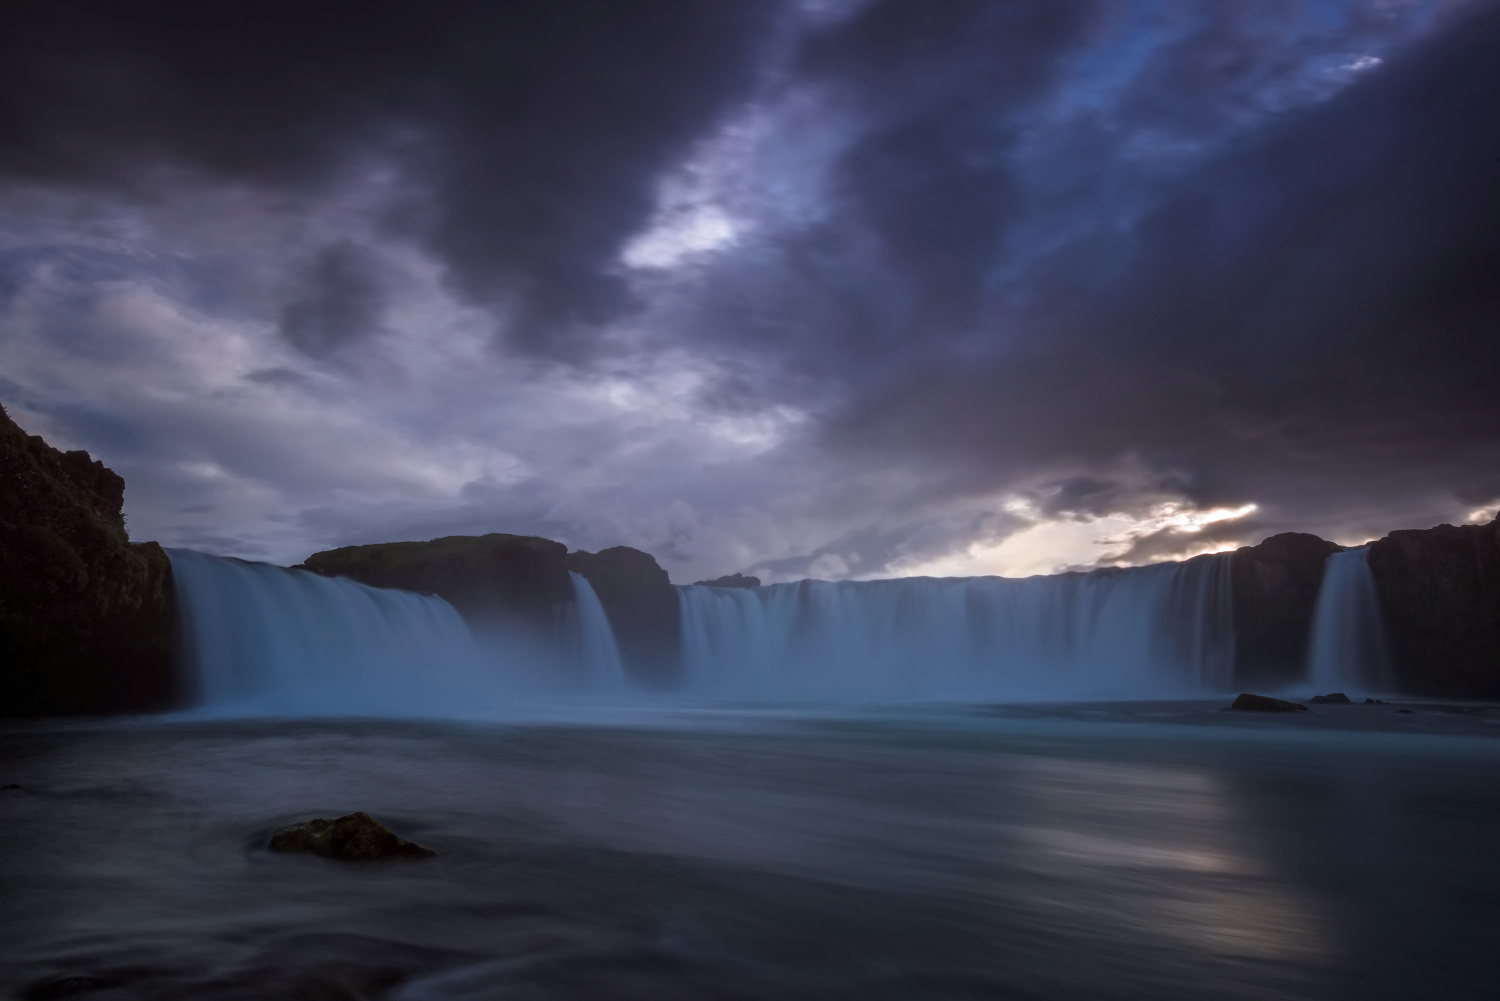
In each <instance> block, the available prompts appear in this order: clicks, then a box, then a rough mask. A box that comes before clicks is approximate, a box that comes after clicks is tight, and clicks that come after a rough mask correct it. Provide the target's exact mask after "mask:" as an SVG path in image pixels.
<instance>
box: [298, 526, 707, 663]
mask: <svg viewBox="0 0 1500 1001" xmlns="http://www.w3.org/2000/svg"><path fill="white" fill-rule="evenodd" d="M301 568H302V569H305V570H311V571H313V572H314V573H319V574H322V575H324V576H325V577H348V578H350V579H351V580H357V581H359V582H360V583H361V584H369V585H370V586H372V587H394V588H401V589H403V590H407V591H420V592H422V593H425V594H435V595H437V596H439V597H440V598H443V599H445V600H446V601H448V603H449V604H451V605H453V607H454V608H456V609H457V610H458V612H459V614H460V615H462V616H463V617H464V619H465V620H466V621H467V622H468V623H469V624H470V625H471V626H474V627H475V628H476V629H479V630H481V631H483V630H485V629H489V628H493V627H496V626H500V627H504V626H506V625H509V624H514V623H517V622H520V623H529V624H530V625H532V626H533V627H537V628H541V629H547V628H550V627H551V625H552V623H553V622H554V621H555V619H554V616H553V611H554V608H555V606H557V605H559V604H563V603H569V602H572V601H573V585H572V583H571V581H570V580H569V578H568V571H570V570H571V571H575V572H577V573H579V574H581V575H582V576H584V577H585V578H587V579H588V582H589V584H590V585H592V586H593V588H594V592H595V593H596V594H598V596H599V602H600V604H602V605H603V606H604V612H605V614H606V615H607V616H608V617H609V621H610V625H611V626H612V627H613V629H614V633H615V639H616V640H617V641H618V642H619V645H620V654H621V656H622V658H623V659H624V661H625V667H626V669H627V670H628V671H629V672H630V673H631V676H632V677H634V678H635V679H636V680H637V681H639V682H641V683H643V684H646V685H652V686H665V685H669V684H671V683H672V682H673V681H675V679H676V678H677V674H678V670H679V664H678V662H679V660H680V654H679V651H678V647H679V639H678V634H679V633H680V631H681V613H680V611H679V609H678V606H677V592H676V591H675V590H673V588H672V585H671V583H670V581H669V580H668V579H667V572H666V571H665V570H663V569H662V568H661V567H660V566H659V565H658V564H657V562H656V559H655V558H654V557H652V556H651V555H650V554H648V553H643V552H641V551H640V550H639V549H630V548H628V547H626V546H616V547H614V548H613V549H605V550H602V551H600V552H598V553H587V552H583V551H579V552H575V553H569V552H568V549H567V547H566V546H564V545H563V544H562V543H560V542H553V541H552V540H550V539H542V538H538V537H536V536H531V535H501V534H494V535H481V536H469V535H450V536H448V537H446V538H442V539H433V540H432V541H431V542H388V543H382V544H378V545H370V546H346V547H344V548H342V549H332V550H328V551H327V552H321V553H314V554H313V555H312V556H309V557H308V558H307V561H306V562H305V563H303V564H301Z"/></svg>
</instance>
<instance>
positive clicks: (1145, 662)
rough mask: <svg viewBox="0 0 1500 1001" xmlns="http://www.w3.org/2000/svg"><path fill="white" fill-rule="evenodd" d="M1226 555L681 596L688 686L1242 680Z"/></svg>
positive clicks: (945, 688)
mask: <svg viewBox="0 0 1500 1001" xmlns="http://www.w3.org/2000/svg"><path fill="white" fill-rule="evenodd" d="M1229 567H1230V562H1229V556H1228V554H1223V555H1215V556H1200V557H1197V558H1195V559H1191V560H1188V561H1186V562H1183V563H1161V564H1156V565H1153V566H1145V567H1135V568H1131V569H1107V570H1096V571H1093V572H1091V573H1087V574H1081V573H1071V574H1058V575H1054V576H1047V577H1029V578H1025V579H1022V580H1012V579H1007V578H1002V577H970V578H925V577H924V578H905V579H896V580H877V581H841V582H828V581H815V580H805V581H800V582H798V583H795V584H774V585H770V586H767V587H759V588H712V587H702V586H696V585H695V586H692V587H682V588H679V589H678V594H679V600H680V602H681V607H682V622H683V627H682V628H683V654H684V666H685V670H686V677H687V685H688V688H689V690H690V691H693V692H695V693H700V694H704V695H709V696H714V697H723V698H788V697H790V698H818V699H831V700H880V699H909V698H954V699H1003V698H1021V699H1025V698H1077V697H1090V698H1112V697H1146V696H1163V697H1166V696H1183V695H1190V694H1198V693H1210V692H1221V691H1225V690H1228V689H1229V688H1230V687H1231V684H1232V678H1231V673H1232V669H1233V638H1234V631H1233V621H1232V612H1231V608H1232V602H1231V595H1230V581H1229Z"/></svg>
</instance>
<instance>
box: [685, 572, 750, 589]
mask: <svg viewBox="0 0 1500 1001" xmlns="http://www.w3.org/2000/svg"><path fill="white" fill-rule="evenodd" d="M693 585H694V586H695V587H760V578H759V577H746V576H745V575H744V574H738V573H732V574H727V575H726V576H723V577H716V578H714V579H713V580H697V581H694V582H693Z"/></svg>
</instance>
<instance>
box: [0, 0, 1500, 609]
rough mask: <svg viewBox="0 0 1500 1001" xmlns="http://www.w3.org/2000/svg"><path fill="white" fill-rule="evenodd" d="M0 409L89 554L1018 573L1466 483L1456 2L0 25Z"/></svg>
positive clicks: (1195, 546)
mask: <svg viewBox="0 0 1500 1001" xmlns="http://www.w3.org/2000/svg"><path fill="white" fill-rule="evenodd" d="M7 20H8V22H9V24H10V25H11V29H12V30H8V31H7V32H5V33H4V34H3V35H0V67H4V69H3V70H0V401H3V402H4V403H5V404H6V405H7V406H8V407H9V408H10V409H11V410H12V412H13V414H14V415H15V416H16V417H17V419H18V420H19V421H20V422H21V423H22V424H23V426H26V427H28V429H29V430H32V431H34V432H39V433H43V434H46V435H48V436H49V437H50V438H52V439H54V440H55V441H56V442H57V443H59V444H63V445H66V446H68V447H85V448H88V449H90V450H91V451H93V452H95V453H96V454H97V455H99V456H100V457H102V458H104V459H105V461H106V462H108V463H109V464H111V465H112V466H114V467H115V468H117V469H119V470H120V471H121V472H122V473H123V474H124V475H125V476H126V479H127V483H128V484H129V490H128V496H127V511H128V514H129V518H130V525H131V529H132V533H133V534H134V535H135V536H136V537H138V538H153V537H154V538H160V539H162V541H164V542H166V543H168V544H177V545H189V546H195V547H199V548H205V549H209V550H212V551H218V552H225V553H231V554H235V555H246V556H256V557H261V558H269V559H274V560H277V561H283V562H293V561H296V560H298V559H300V558H301V557H302V556H305V555H306V554H307V553H308V552H310V551H313V550H315V549H320V548H326V547H328V546H332V545H339V544H347V543H353V542H366V541H380V540H387V539H396V538H421V537H431V536H434V535H439V534H447V533H453V532H480V531H517V532H536V533H538V534H545V535H550V536H552V537H555V538H560V539H562V540H564V541H567V542H569V543H570V544H572V545H575V546H582V547H586V548H598V547H602V546H607V545H613V544H619V543H626V544H631V545H637V546H640V547H642V548H645V549H647V550H649V551H651V552H653V553H656V554H657V555H658V556H659V557H660V558H662V560H663V562H664V564H666V565H667V566H668V567H669V569H670V570H671V571H672V573H673V577H674V579H677V580H693V579H697V578H701V577H705V576H717V575H719V574H721V573H726V572H729V571H732V570H746V571H758V572H760V573H761V574H762V576H769V577H773V578H776V579H783V578H790V577H797V576H802V575H805V574H816V575H820V576H831V577H839V576H878V575H887V574H893V573H923V572H928V573H985V572H1006V573H1028V572H1044V571H1048V570H1052V569H1056V568H1059V567H1065V566H1077V565H1089V564H1092V563H1094V562H1111V561H1125V562H1142V561H1147V560H1152V559H1161V558H1171V557H1173V556H1179V555H1183V554H1187V553H1192V552H1198V551H1204V550H1207V549H1214V548H1224V547H1228V546H1232V545H1234V544H1238V543H1241V542H1254V541H1258V539H1259V538H1260V537H1262V536H1264V535H1266V534H1270V533H1271V532H1273V531H1278V530H1286V529H1302V530H1310V531H1317V532H1320V533H1323V534H1325V535H1329V536H1331V537H1334V538H1336V539H1339V540H1341V541H1358V540H1360V539H1362V538H1365V537H1369V536H1371V535H1373V534H1378V533H1380V532H1383V531H1385V530H1387V529H1389V528H1393V527H1404V526H1425V525H1427V524H1431V523H1435V522H1437V521H1442V520H1450V521H1452V520H1462V519H1463V518H1465V517H1466V516H1469V515H1471V514H1473V513H1474V512H1476V511H1479V510H1481V509H1483V508H1485V507H1486V506H1489V505H1493V504H1495V503H1496V502H1497V501H1500V476H1497V475H1496V474H1495V473H1494V472H1493V471H1494V470H1496V469H1500V404H1497V402H1496V401H1497V400H1500V347H1497V345H1496V338H1495V337H1494V332H1495V331H1496V330H1500V293H1497V292H1496V290H1495V288H1496V284H1497V283H1495V282H1494V281H1493V279H1492V276H1491V274H1490V272H1492V271H1493V263H1494V262H1495V261H1496V260H1500V133H1497V132H1496V130H1495V128H1494V125H1493V123H1494V122H1495V121H1496V120H1500V118H1497V111H1500V108H1497V103H1500V83H1497V81H1496V79H1495V77H1494V74H1493V72H1492V69H1491V66H1490V64H1491V62H1492V58H1491V57H1492V54H1493V52H1494V51H1496V50H1497V47H1500V8H1497V7H1496V6H1495V5H1493V4H1490V3H1482V2H1477V0H1476V2H1471V3H1440V2H1435V0H1434V2H1430V3H1400V2H1393V0H1370V2H1355V0H1349V2H1346V3H1343V4H1333V5H1322V6H1320V7H1318V8H1316V9H1314V8H1311V7H1309V8H1306V9H1302V8H1277V9H1276V10H1274V11H1272V10H1271V9H1269V8H1268V9H1264V10H1261V9H1256V10H1250V9H1246V8H1245V7H1244V5H1220V4H1205V5H1201V6H1196V7H1195V6H1192V5H1161V6H1150V5H1138V4H1113V3H1094V2H1057V0H1047V2H1040V0H1038V2H992V0H985V2H978V0H975V2H972V3H971V2H963V0H954V2H951V3H943V4H930V3H922V2H919V0H901V2H896V0H866V2H860V0H838V2H833V0H819V2H813V0H804V2H801V3H791V2H788V3H781V4H775V3H770V2H767V3H751V2H747V3H736V4H722V3H717V2H712V0H701V2H688V0H682V2H663V3H655V4H650V5H645V6H641V5H620V4H614V3H605V2H590V3H584V2H576V3H559V2H548V3H535V4H527V3H519V4H506V5H498V6H497V5H491V6H489V7H484V6H483V5H481V6H480V7H475V6H474V5H472V4H445V3H424V4H422V5H415V4H358V5H356V4H348V5H341V4H324V5H318V7H317V9H316V10H315V11H312V12H309V10H308V9H307V8H306V7H305V5H303V6H297V5H292V4H275V3H272V4H263V5H257V6H255V7H254V8H241V9H238V12H225V11H220V10H217V9H213V8H212V7H207V8H205V7H203V6H202V5H197V6H193V5H185V4H172V3H156V4H132V5H129V7H128V9H127V8H124V7H120V6H119V5H116V4H107V3H103V2H95V3H86V2H78V3H66V4H58V3H39V2H38V3H22V4H20V6H19V7H17V8H16V10H15V12H13V13H11V14H8V15H7Z"/></svg>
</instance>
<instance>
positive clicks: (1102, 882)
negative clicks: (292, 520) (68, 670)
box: [0, 713, 1500, 1001]
mask: <svg viewBox="0 0 1500 1001" xmlns="http://www.w3.org/2000/svg"><path fill="white" fill-rule="evenodd" d="M1424 740H1425V741H1428V743H1425V744H1424V743H1422V742H1423V741H1424ZM0 748H3V750H4V751H5V757H4V768H5V774H4V775H0V784H5V783H7V782H16V783H19V784H20V785H21V786H22V787H23V788H22V789H20V790H8V791H5V792H3V793H0V822H3V824H4V828H5V830H6V832H7V835H8V838H9V842H10V845H11V848H10V849H9V850H8V851H7V852H6V853H3V854H0V881H3V882H0V890H3V892H4V894H5V896H4V899H5V900H6V901H7V905H6V908H5V909H4V911H3V912H0V989H3V990H8V991H9V992H10V993H11V994H13V995H18V996H28V993H29V996H35V997H44V996H65V993H66V992H68V991H72V990H73V989H74V987H77V989H78V991H79V992H81V993H82V995H83V996H88V997H97V998H101V999H104V998H147V997H150V998H179V997H180V998H197V997H210V998H252V997H267V998H271V997H318V998H374V997H390V998H400V999H407V1001H412V999H436V998H470V999H482V998H502V997H520V998H528V999H553V998H558V999H561V998H579V999H583V998H591V999H592V998H614V997H621V998H636V997H640V998H647V997H650V998H674V997H680V998H773V997H774V998H809V999H811V998H851V999H852V998H860V999H861V1001H866V999H883V998H891V999H895V998H914V999H927V998H932V999H937V1001H942V999H950V998H953V999H956V998H1023V997H1024V998H1134V997H1146V998H1178V997H1180V998H1201V997H1215V998H1345V997H1347V998H1366V997H1371V998H1383V997H1389V998H1403V999H1404V998H1408V997H1417V996H1421V997H1430V998H1444V997H1455V998H1459V997H1476V998H1478V997H1486V996H1489V995H1488V994H1487V993H1486V991H1488V990H1489V989H1490V986H1491V985H1492V984H1493V977H1494V975H1495V974H1496V972H1497V961H1496V959H1495V958H1494V955H1493V950H1491V949H1488V948H1486V946H1485V943H1487V942H1492V941H1494V940H1495V938H1494V936H1495V932H1496V931H1497V928H1500V867H1497V863H1496V860H1495V853H1494V852H1493V850H1492V848H1491V845H1492V839H1493V831H1494V830H1495V824H1496V821H1500V778H1497V774H1500V773H1497V770H1496V768H1495V767H1494V765H1495V763H1496V760H1497V753H1496V749H1497V748H1500V742H1490V741H1482V740H1478V739H1470V740H1467V741H1463V740H1459V741H1451V740H1450V741H1449V742H1448V743H1440V742H1439V743H1434V742H1432V740H1429V739H1428V738H1423V737H1417V736H1401V735H1397V736H1394V737H1391V736H1379V735H1374V736H1372V735H1344V734H1330V735H1328V737H1327V739H1324V740H1322V741H1321V742H1310V741H1308V740H1292V739H1284V738H1283V737H1282V736H1281V735H1279V734H1276V733H1266V734H1260V735H1253V736H1252V737H1251V738H1246V739H1237V740H1224V739H1222V735H1220V734H1215V733H1212V732H1210V731H1209V730H1207V729H1204V728H1193V727H1186V726H1179V727H1168V726H1149V725H1143V726H1140V727H1138V728H1137V729H1136V730H1134V731H1131V730H1130V729H1129V728H1128V727H1126V728H1118V727H1116V728H1110V727H1098V726H1094V725H1092V724H1088V723H1080V722H1077V721H1058V722H1054V723H1051V724H1045V725H1039V724H1027V725H1015V724H1013V723H1012V722H1008V721H1004V720H998V721H975V720H974V719H973V718H971V717H965V718H962V719H960V718H959V717H957V716H954V717H952V718H944V717H943V716H942V714H940V713H936V714H931V715H930V716H929V717H928V718H927V719H925V721H922V722H921V723H920V725H918V724H914V723H913V722H912V721H911V720H900V719H891V720H886V721H881V720H870V719H864V720H859V721H854V722H852V723H850V722H848V721H845V722H844V723H840V722H838V721H832V720H830V721H824V722H817V721H812V720H806V719H802V720H795V721H787V720H782V721H779V722H778V721H775V720H761V721H759V722H755V723H748V722H746V721H745V720H739V721H738V722H736V723H735V724H734V725H733V726H728V725H726V726H719V727H716V728H709V727H708V726H706V725H704V724H703V723H702V722H701V721H700V722H699V723H698V724H697V725H687V724H679V725H676V726H672V727H651V726H637V727H635V728H632V729H622V728H619V727H604V726H586V727H585V726H575V727H558V726H529V727H474V726H468V727H454V726H446V725H440V724H429V723H411V722H406V723H393V722H371V721H339V722H333V723H329V722H306V721H304V722H281V723H277V722H265V721H262V722H241V723H232V722H198V723H189V724H174V725H166V726H130V727H119V726H115V727H108V726H106V727H89V728H74V729H68V728H58V727H50V728H49V727H21V728H12V729H11V730H9V731H5V732H4V733H3V734H0ZM355 809H364V810H367V811H369V812H371V813H373V814H375V815H376V816H378V817H380V818H381V819H384V820H386V821H387V822H389V823H390V824H391V826H392V827H394V828H395V829H396V830H398V831H399V832H400V833H402V834H404V835H406V836H409V837H412V838H414V839H416V840H418V841H420V842H423V843H425V844H429V845H430V846H431V847H433V848H436V849H437V850H438V851H439V852H440V856H439V858H437V859H435V860H432V861H431V862H424V863H412V864H407V863H401V864H389V865H387V864H379V863H377V864H374V865H366V866H359V865H349V864H340V863H335V862H328V861H325V860H320V859H311V858H296V857H294V858H285V857H278V856H272V855H270V854H269V853H267V852H265V851H264V850H263V849H262V848H261V846H262V845H263V844H264V838H265V837H266V835H267V834H268V832H269V831H270V830H271V829H273V828H274V827H276V826H278V825H280V824H283V823H286V822H288V821H291V820H295V819H300V818H305V817H308V816H318V815H321V816H332V815H337V814H339V813H343V812H348V811H351V810H355ZM68 978H73V979H72V980H71V981H70V980H69V979H68ZM80 978H85V979H80ZM69 984H72V985H73V986H71V987H70V986H68V985H69ZM59 991H62V992H65V993H58V992H59ZM49 992H51V993H49Z"/></svg>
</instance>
